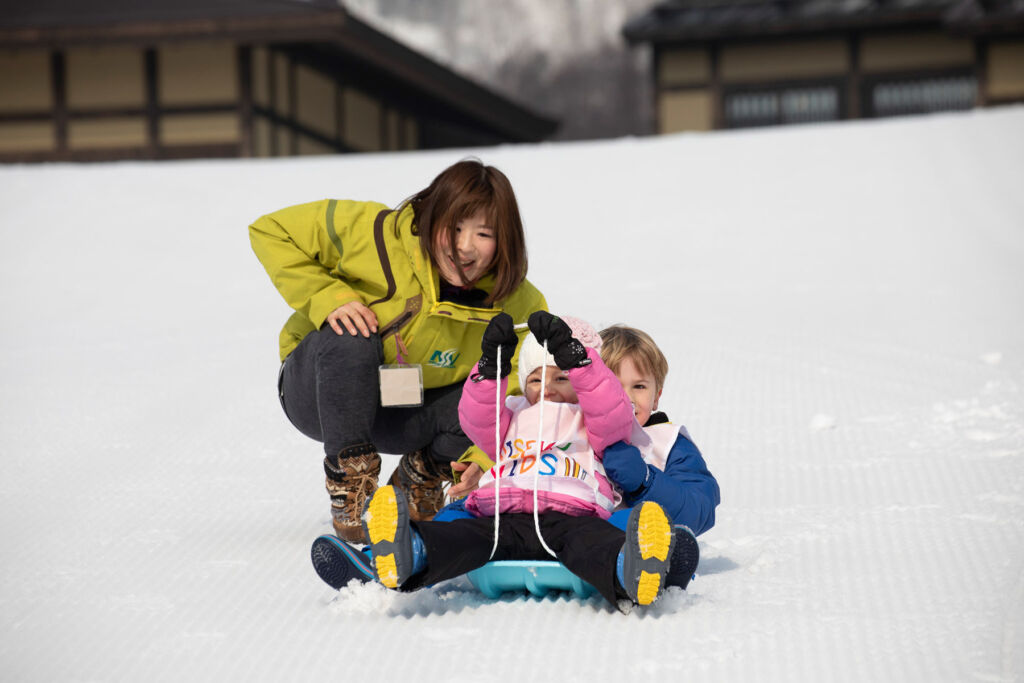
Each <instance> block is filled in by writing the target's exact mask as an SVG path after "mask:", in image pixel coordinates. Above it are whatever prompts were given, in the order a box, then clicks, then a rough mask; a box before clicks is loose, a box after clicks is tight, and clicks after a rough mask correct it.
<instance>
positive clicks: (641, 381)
mask: <svg viewBox="0 0 1024 683" xmlns="http://www.w3.org/2000/svg"><path fill="white" fill-rule="evenodd" d="M615 375H616V376H617V377H618V378H619V382H621V383H622V388H623V389H625V390H626V395H627V396H629V400H630V401H632V402H633V414H634V415H636V421H637V422H639V423H640V425H641V426H643V425H644V424H646V423H647V420H648V419H650V417H651V413H653V412H654V411H655V410H657V409H658V399H659V398H661V392H660V391H658V389H657V386H658V385H657V383H656V382H655V381H654V375H652V374H651V373H650V372H643V371H641V370H640V367H639V366H638V365H637V364H636V363H635V362H633V359H632V358H630V357H629V356H626V357H625V358H623V359H622V362H620V363H619V371H618V372H616V373H615Z"/></svg>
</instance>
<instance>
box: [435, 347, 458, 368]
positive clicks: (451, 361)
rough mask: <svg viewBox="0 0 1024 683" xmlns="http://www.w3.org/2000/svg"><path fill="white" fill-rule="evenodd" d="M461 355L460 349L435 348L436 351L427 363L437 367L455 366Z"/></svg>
mask: <svg viewBox="0 0 1024 683" xmlns="http://www.w3.org/2000/svg"><path fill="white" fill-rule="evenodd" d="M460 355H461V354H460V353H459V350H458V349H448V350H447V351H441V350H439V349H434V353H433V354H432V355H431V356H430V360H429V361H428V362H427V365H432V366H434V367H435V368H454V367H455V361H457V360H458V359H459V356H460Z"/></svg>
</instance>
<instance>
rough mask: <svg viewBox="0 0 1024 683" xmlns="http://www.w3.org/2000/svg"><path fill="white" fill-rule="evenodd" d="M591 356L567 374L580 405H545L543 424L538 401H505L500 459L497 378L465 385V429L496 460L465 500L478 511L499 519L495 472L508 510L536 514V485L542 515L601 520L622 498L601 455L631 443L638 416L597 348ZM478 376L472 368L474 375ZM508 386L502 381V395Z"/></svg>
mask: <svg viewBox="0 0 1024 683" xmlns="http://www.w3.org/2000/svg"><path fill="white" fill-rule="evenodd" d="M587 355H588V357H589V358H590V359H591V361H592V362H591V363H590V365H587V366H584V367H582V368H574V369H572V370H569V372H568V375H569V381H570V382H571V383H572V386H573V389H575V391H576V395H577V396H578V397H579V403H578V404H575V403H551V402H546V403H545V404H544V415H543V425H542V424H541V419H540V418H541V416H540V403H539V402H538V403H537V404H535V405H530V404H529V402H528V401H527V400H526V399H525V398H524V397H522V396H510V397H508V398H507V399H506V400H505V402H504V404H503V405H502V407H501V412H500V418H499V425H500V434H501V448H500V450H501V453H500V454H496V453H495V429H494V421H495V400H496V396H495V389H496V387H495V380H483V381H480V382H474V381H472V379H468V380H466V384H465V387H464V388H463V392H462V399H461V400H460V401H459V418H460V420H461V421H462V429H463V430H464V431H465V432H466V435H467V436H469V438H470V439H472V440H473V443H475V444H476V445H477V446H479V447H480V448H481V449H482V450H483V451H484V452H485V453H487V455H488V456H490V457H491V459H492V460H495V462H496V463H497V464H496V466H495V467H492V468H491V469H490V470H489V471H488V472H485V473H484V476H483V477H482V478H481V480H480V487H479V488H478V489H477V490H476V491H473V492H472V493H470V494H469V496H468V497H467V499H466V509H467V510H469V511H470V512H471V513H472V514H474V515H476V516H478V517H484V516H489V515H493V514H494V508H495V504H494V501H495V498H496V495H495V485H494V479H495V476H496V475H497V477H498V482H499V485H500V487H501V490H500V492H499V493H498V495H497V498H498V500H499V501H500V509H501V512H502V513H508V512H533V490H534V487H535V486H536V488H537V500H538V511H540V512H544V511H557V512H564V513H566V514H569V515H576V516H583V515H596V516H599V517H602V518H607V517H608V516H609V515H610V514H611V510H612V508H614V507H615V505H616V503H617V497H618V496H617V494H616V493H615V492H614V491H613V489H612V485H611V483H610V482H609V481H608V478H607V477H606V476H605V473H604V468H603V467H602V466H601V462H600V460H601V455H602V454H603V453H604V449H605V448H607V447H608V446H610V445H611V444H613V443H615V442H616V441H621V440H626V439H628V438H629V436H630V434H631V432H632V428H633V424H634V423H635V419H634V417H633V407H632V404H631V403H630V401H629V398H628V397H627V396H626V392H625V391H623V389H622V385H621V384H620V383H619V380H618V378H617V377H616V376H615V374H614V373H613V372H612V371H611V370H609V369H608V367H607V366H606V365H605V364H604V363H603V362H602V361H601V356H600V355H599V354H598V352H597V351H595V350H593V349H587ZM476 372H477V368H475V367H474V368H473V372H472V373H471V374H470V377H473V376H474V375H475V374H476ZM507 383H508V380H507V379H503V380H502V381H501V395H502V396H504V395H505V391H506V388H507ZM538 434H540V439H541V442H542V443H541V448H537V438H538ZM496 455H498V456H500V457H496ZM499 467H500V473H499V471H498V468H499Z"/></svg>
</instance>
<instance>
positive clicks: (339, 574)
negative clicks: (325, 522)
mask: <svg viewBox="0 0 1024 683" xmlns="http://www.w3.org/2000/svg"><path fill="white" fill-rule="evenodd" d="M600 334H601V341H602V344H601V359H602V360H603V361H604V363H605V365H607V366H608V367H609V368H610V369H611V370H612V372H614V373H615V375H616V376H617V377H618V378H619V381H620V382H621V383H622V386H623V388H624V389H625V390H626V394H627V395H628V396H629V398H630V400H631V401H632V402H633V412H634V415H635V417H636V420H637V425H636V426H635V428H634V434H633V436H632V437H631V438H630V441H631V442H632V444H635V445H631V444H630V443H626V442H625V441H620V442H618V443H616V444H613V445H611V446H609V447H608V448H607V449H605V455H604V467H605V472H606V474H607V475H608V477H609V479H611V480H612V481H613V482H614V483H615V484H616V485H617V486H618V487H619V488H620V489H621V491H622V494H623V505H624V506H625V507H624V508H623V509H620V510H618V511H616V512H614V513H613V514H612V516H611V517H610V518H609V519H608V521H609V522H611V523H612V524H614V525H615V526H617V527H619V528H620V529H625V526H626V522H627V520H628V519H629V514H630V512H631V510H632V508H633V507H635V506H637V505H639V504H640V503H642V502H644V501H646V500H650V501H653V502H656V503H658V504H659V505H661V507H662V508H663V509H664V510H665V513H666V514H667V515H668V516H669V518H670V519H671V521H672V523H673V524H674V525H675V529H676V533H675V549H674V551H673V557H672V562H671V567H670V569H669V573H668V576H667V577H666V581H665V583H666V585H668V586H678V587H680V588H684V589H685V588H686V586H687V585H688V583H689V581H690V578H691V577H692V575H693V572H694V571H695V570H696V568H697V564H698V562H699V558H700V555H699V549H698V545H697V541H696V538H695V536H696V535H699V534H702V533H704V532H705V531H707V530H708V529H710V528H711V527H712V526H714V524H715V507H716V506H717V505H718V503H719V502H720V495H719V489H718V482H717V481H715V478H714V476H713V475H712V474H711V472H710V471H708V468H707V464H706V463H705V462H704V458H703V456H702V455H701V453H700V450H699V449H698V448H697V446H696V445H695V444H694V442H693V440H692V439H691V438H690V435H689V433H688V432H687V431H686V427H683V426H681V425H678V426H677V425H674V424H672V423H671V422H669V420H668V417H667V416H666V415H665V413H663V412H658V400H659V399H660V397H661V392H662V390H663V389H664V386H665V377H666V375H667V374H668V361H667V360H666V359H665V355H664V354H663V353H662V352H661V349H659V348H658V345H657V344H655V343H654V340H653V339H651V337H650V335H648V334H647V333H645V332H643V331H642V330H638V329H636V328H632V327H626V326H624V325H615V326H612V327H609V328H607V329H604V330H602V331H601V333H600ZM641 427H642V429H641ZM462 504H463V501H462V500H457V501H455V502H453V503H451V504H449V505H448V506H447V507H445V508H444V509H442V510H441V511H440V512H439V513H438V514H437V516H436V517H434V521H451V520H454V519H459V518H462V517H470V516H471V515H470V514H469V513H468V512H466V511H465V510H464V509H463V507H462ZM312 555H313V565H314V567H315V568H316V571H317V573H318V574H319V575H320V577H321V578H322V579H323V580H324V581H326V582H327V583H328V584H330V585H331V586H332V587H333V588H336V589H337V588H340V587H341V586H344V585H345V584H346V583H348V581H349V580H351V579H357V580H359V581H363V582H366V581H372V580H373V569H372V568H371V567H370V562H369V558H368V556H367V555H366V553H365V552H363V551H361V550H359V549H358V548H356V547H355V546H352V545H349V544H346V543H345V542H343V541H341V540H339V539H338V538H336V537H334V536H321V537H320V538H318V539H317V540H316V541H315V542H314V543H313V548H312Z"/></svg>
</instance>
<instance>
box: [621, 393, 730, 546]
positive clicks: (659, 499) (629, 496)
mask: <svg viewBox="0 0 1024 683" xmlns="http://www.w3.org/2000/svg"><path fill="white" fill-rule="evenodd" d="M667 419H668V418H666V417H665V416H664V414H663V413H655V414H654V415H652V416H651V420H649V421H648V423H647V425H644V426H650V425H652V424H656V422H655V421H656V420H658V421H662V422H664V421H667ZM610 448H615V449H623V448H625V449H632V450H633V451H635V452H636V455H637V456H638V457H639V456H640V451H639V449H637V448H636V447H635V446H632V445H630V444H627V443H625V442H624V441H620V442H618V443H617V444H614V445H613V446H611V447H610ZM645 500H650V501H654V502H655V503H657V504H658V505H660V506H661V507H662V508H664V510H665V513H666V514H667V515H668V516H669V518H671V520H672V523H673V524H685V525H686V526H688V527H689V528H690V530H691V531H693V533H694V535H699V534H702V533H704V532H705V531H707V530H708V529H710V528H711V527H713V526H714V525H715V507H716V506H717V505H718V504H719V502H721V495H720V493H719V489H718V482H717V481H715V477H714V475H712V474H711V472H710V471H708V466H707V464H706V463H705V462H704V457H703V456H702V455H701V453H700V450H699V449H698V448H697V446H696V444H694V443H693V442H692V441H690V440H689V439H688V438H686V437H685V436H683V434H679V436H678V437H677V438H676V441H675V443H674V444H672V448H671V449H670V450H669V453H668V458H667V459H666V461H665V470H664V471H662V470H659V469H658V468H657V467H654V466H653V465H649V464H648V465H647V479H646V481H645V482H644V484H643V486H641V487H640V488H639V489H637V490H636V491H631V492H629V493H624V494H623V503H624V504H625V505H626V506H627V507H628V508H633V507H635V506H637V505H638V504H640V503H642V502H643V501H645ZM628 518H629V509H625V510H619V511H618V512H616V513H615V514H613V515H612V516H611V518H610V519H609V520H608V521H609V522H611V523H612V524H614V525H615V526H617V527H619V528H620V529H625V528H626V520H627V519H628Z"/></svg>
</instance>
